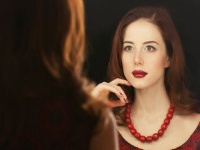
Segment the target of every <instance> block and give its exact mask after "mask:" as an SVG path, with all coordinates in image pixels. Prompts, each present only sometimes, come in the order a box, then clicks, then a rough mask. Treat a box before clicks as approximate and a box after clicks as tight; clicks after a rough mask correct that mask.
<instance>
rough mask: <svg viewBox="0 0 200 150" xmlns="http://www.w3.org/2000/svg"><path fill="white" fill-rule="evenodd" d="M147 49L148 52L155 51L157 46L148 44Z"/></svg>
mask: <svg viewBox="0 0 200 150" xmlns="http://www.w3.org/2000/svg"><path fill="white" fill-rule="evenodd" d="M149 48H150V49H149ZM145 50H147V51H148V52H153V51H155V50H156V48H155V47H154V46H151V45H147V46H146V47H145Z"/></svg>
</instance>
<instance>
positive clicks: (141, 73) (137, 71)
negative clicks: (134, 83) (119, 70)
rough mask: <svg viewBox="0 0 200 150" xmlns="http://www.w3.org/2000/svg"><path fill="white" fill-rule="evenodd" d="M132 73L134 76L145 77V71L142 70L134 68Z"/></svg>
mask: <svg viewBox="0 0 200 150" xmlns="http://www.w3.org/2000/svg"><path fill="white" fill-rule="evenodd" d="M132 74H133V76H134V77H135V78H143V77H145V76H146V75H147V73H146V72H144V71H142V70H134V71H133V72H132Z"/></svg>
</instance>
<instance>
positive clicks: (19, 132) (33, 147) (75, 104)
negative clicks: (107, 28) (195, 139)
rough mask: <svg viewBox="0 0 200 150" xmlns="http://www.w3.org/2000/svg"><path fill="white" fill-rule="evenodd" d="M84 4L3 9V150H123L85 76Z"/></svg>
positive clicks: (33, 3)
mask: <svg viewBox="0 0 200 150" xmlns="http://www.w3.org/2000/svg"><path fill="white" fill-rule="evenodd" d="M84 30H85V27H84V7H83V2H82V0H5V1H1V2H0V67H1V68H0V149H1V150H16V149H17V150H18V149H24V150H88V149H91V150H117V149H118V148H117V146H118V144H117V143H116V141H117V140H116V139H117V138H116V132H115V130H114V128H115V122H114V118H113V115H112V113H111V112H110V110H109V108H108V107H107V106H106V105H105V104H104V103H103V102H102V101H100V100H96V99H94V98H93V97H92V96H90V94H89V93H90V91H91V88H93V87H92V85H91V84H90V83H89V82H88V80H87V79H86V78H85V77H84V76H83V74H82V65H83V63H84V54H85V31H84Z"/></svg>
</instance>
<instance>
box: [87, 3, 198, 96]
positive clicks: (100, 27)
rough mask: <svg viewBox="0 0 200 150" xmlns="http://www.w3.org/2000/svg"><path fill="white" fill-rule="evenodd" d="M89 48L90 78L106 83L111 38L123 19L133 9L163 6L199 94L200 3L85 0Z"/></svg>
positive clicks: (194, 88)
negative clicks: (173, 25) (177, 37)
mask: <svg viewBox="0 0 200 150" xmlns="http://www.w3.org/2000/svg"><path fill="white" fill-rule="evenodd" d="M84 2H85V11H86V12H85V13H86V34H87V45H88V49H89V53H88V57H87V63H86V69H87V72H88V76H89V77H90V79H92V80H94V81H95V82H97V83H99V82H102V81H104V80H106V68H107V64H108V61H109V56H110V51H111V45H112V39H113V35H114V32H115V29H116V27H117V24H118V22H119V21H120V19H121V18H122V17H123V15H125V13H126V12H127V11H128V10H130V9H131V8H133V7H136V6H142V5H148V6H149V5H160V6H163V7H165V8H167V9H168V11H169V12H170V14H171V16H172V19H173V21H174V23H175V26H176V28H177V30H178V33H179V35H180V38H181V41H182V44H183V48H184V53H185V58H186V63H187V66H188V68H189V69H190V72H191V76H190V84H191V85H190V86H191V88H192V89H193V90H195V92H197V93H198V94H200V92H199V91H200V79H199V78H200V69H199V68H200V0H166V1H165V0H85V1H84Z"/></svg>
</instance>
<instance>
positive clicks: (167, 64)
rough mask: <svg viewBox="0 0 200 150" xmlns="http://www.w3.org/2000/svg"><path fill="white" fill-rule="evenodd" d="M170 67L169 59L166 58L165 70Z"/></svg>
mask: <svg viewBox="0 0 200 150" xmlns="http://www.w3.org/2000/svg"><path fill="white" fill-rule="evenodd" d="M168 67H170V59H169V57H167V59H166V61H165V68H168Z"/></svg>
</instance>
